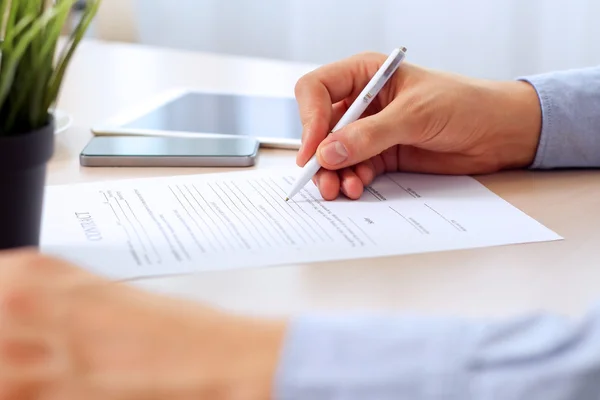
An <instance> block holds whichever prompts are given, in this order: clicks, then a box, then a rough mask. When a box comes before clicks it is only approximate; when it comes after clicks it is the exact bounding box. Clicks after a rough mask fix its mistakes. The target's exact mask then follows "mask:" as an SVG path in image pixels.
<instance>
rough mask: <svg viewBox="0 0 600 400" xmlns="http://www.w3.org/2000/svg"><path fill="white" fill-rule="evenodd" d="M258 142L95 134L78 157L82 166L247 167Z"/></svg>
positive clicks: (254, 156) (229, 138) (240, 139)
mask: <svg viewBox="0 0 600 400" xmlns="http://www.w3.org/2000/svg"><path fill="white" fill-rule="evenodd" d="M258 149H259V142H258V140H256V139H255V138H250V137H196V138H178V137H166V138H165V137H147V136H97V137H94V138H92V140H91V141H90V142H89V143H88V144H87V145H86V146H85V148H84V149H83V150H82V151H81V154H80V156H79V162H80V164H81V165H82V166H84V167H250V166H253V165H254V164H255V160H256V157H257V154H258Z"/></svg>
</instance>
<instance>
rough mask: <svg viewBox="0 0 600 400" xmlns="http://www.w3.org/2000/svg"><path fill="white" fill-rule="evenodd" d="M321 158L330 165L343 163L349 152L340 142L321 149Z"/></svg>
mask: <svg viewBox="0 0 600 400" xmlns="http://www.w3.org/2000/svg"><path fill="white" fill-rule="evenodd" d="M321 157H323V160H325V162H326V163H327V164H329V165H337V164H340V163H343V162H344V161H346V159H347V158H348V152H347V151H346V148H345V147H344V145H343V144H342V143H340V142H331V143H329V144H327V145H325V147H323V148H322V149H321Z"/></svg>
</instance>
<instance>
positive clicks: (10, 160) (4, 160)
mask: <svg viewBox="0 0 600 400" xmlns="http://www.w3.org/2000/svg"><path fill="white" fill-rule="evenodd" d="M53 153H54V120H50V123H49V124H48V125H46V126H44V127H43V128H41V129H38V130H36V131H32V132H29V133H25V134H19V135H12V136H0V250H6V249H14V248H21V247H38V246H39V241H40V227H41V222H42V210H43V203H44V189H45V185H46V182H45V181H46V165H47V163H48V161H49V160H50V158H51V157H52V155H53Z"/></svg>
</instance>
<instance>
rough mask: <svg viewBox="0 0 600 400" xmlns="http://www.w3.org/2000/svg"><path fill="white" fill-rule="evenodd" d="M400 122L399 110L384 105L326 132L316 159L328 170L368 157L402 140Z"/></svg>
mask: <svg viewBox="0 0 600 400" xmlns="http://www.w3.org/2000/svg"><path fill="white" fill-rule="evenodd" d="M401 125H402V123H401V121H400V120H399V118H398V114H397V113H392V112H391V111H389V110H388V109H386V108H384V109H383V110H382V111H380V112H379V113H377V114H374V115H371V116H368V117H365V118H361V119H359V120H357V121H355V122H353V123H351V124H348V125H347V126H345V127H343V128H342V129H340V130H338V131H335V132H332V133H331V134H329V136H327V137H326V138H325V139H324V140H323V141H322V142H321V144H319V147H318V148H317V153H316V154H317V160H318V161H319V164H320V165H321V166H322V167H323V168H325V169H329V170H337V169H341V168H345V167H348V166H351V165H355V164H358V163H360V162H362V161H365V160H368V159H370V158H371V157H374V156H376V155H378V154H380V153H382V152H383V151H385V150H387V149H388V148H390V147H392V146H394V145H396V144H399V143H401V142H402V136H403V134H402V131H403V129H402V126H401Z"/></svg>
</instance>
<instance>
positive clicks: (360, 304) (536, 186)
mask: <svg viewBox="0 0 600 400" xmlns="http://www.w3.org/2000/svg"><path fill="white" fill-rule="evenodd" d="M314 67H315V66H313V65H301V64H292V63H287V62H282V61H273V60H258V59H250V58H240V57H228V56H222V55H214V54H203V53H193V52H185V51H180V50H172V49H161V48H153V47H146V46H141V45H134V44H119V43H108V42H97V41H87V42H84V43H83V44H82V46H81V47H80V48H79V51H78V53H76V56H75V58H74V61H73V63H72V65H71V67H70V69H69V71H68V75H67V79H66V81H65V84H64V87H63V90H62V92H61V98H60V102H59V107H60V108H61V109H63V110H65V111H66V112H68V113H70V114H71V115H72V116H73V118H74V123H73V125H72V127H71V128H70V129H69V130H68V131H66V132H63V133H61V134H60V135H58V136H57V142H56V153H55V156H54V158H53V159H52V161H51V163H50V166H49V176H48V183H49V184H64V183H75V182H84V181H94V180H107V179H121V178H134V177H148V176H166V175H181V174H197V173H204V172H214V170H213V169H201V170H199V169H197V168H187V169H185V168H177V169H174V168H167V169H146V168H113V169H104V168H83V167H80V165H79V160H78V156H79V152H80V151H81V149H82V148H83V146H84V145H85V144H86V143H87V141H88V140H89V139H90V138H91V133H90V127H91V126H92V125H94V124H96V123H99V122H102V121H104V120H106V119H107V118H110V117H111V116H113V115H114V114H116V113H119V112H121V111H122V110H123V109H124V108H125V107H130V106H134V105H136V104H137V103H138V102H139V101H142V100H144V99H147V98H148V97H149V96H153V95H156V94H158V93H160V92H161V91H164V90H168V89H172V88H173V87H191V88H199V89H208V90H223V91H229V92H238V93H257V94H269V95H286V96H292V95H293V88H294V84H295V83H296V80H297V79H298V77H300V76H301V75H302V74H304V73H305V72H307V71H309V70H311V69H312V68H314ZM294 156H295V153H294V152H293V151H289V150H261V154H260V158H259V160H258V162H257V165H256V168H277V167H280V166H290V165H293V163H294ZM219 171H223V170H222V169H221V170H219ZM477 179H479V180H480V181H481V182H482V183H483V184H484V185H486V186H487V187H488V188H489V189H490V190H492V191H494V192H495V193H497V194H498V195H500V196H501V197H502V198H504V199H505V200H507V201H508V202H510V203H511V204H513V205H514V206H516V207H518V208H520V209H521V210H523V211H524V212H525V213H527V214H529V215H530V216H532V217H533V218H535V219H536V220H538V221H539V222H541V223H542V224H544V225H545V226H547V227H548V228H550V229H552V230H554V231H556V232H557V233H558V234H559V235H561V236H563V237H564V238H565V240H563V241H557V242H548V243H537V244H523V245H513V246H501V247H493V248H482V249H475V250H463V251H451V252H440V253H429V254H419V255H409V256H400V257H385V258H377V259H373V260H359V261H339V262H328V263H317V264H309V265H291V266H281V267H269V268H259V269H247V270H234V271H211V272H199V273H197V274H193V275H186V276H177V277H169V278H153V279H146V280H142V281H139V282H136V284H139V285H140V286H142V287H145V288H148V289H150V290H156V291H159V292H163V293H168V294H171V295H177V296H185V297H189V298H193V299H197V300H199V301H202V302H207V303H210V304H212V305H215V306H220V307H226V308H230V309H233V310H237V311H242V312H251V313H260V314H281V313H285V314H287V313H294V312H300V311H307V310H400V311H410V312H433V313H439V314H448V313H451V314H460V315H465V316H475V315H477V316H499V315H507V314H511V313H516V312H521V311H528V310H537V309H550V310H553V311H557V312H561V313H580V312H582V311H584V310H585V309H586V308H587V307H588V306H589V305H590V304H591V303H592V302H593V301H596V300H600V172H595V171H560V172H557V171H554V172H530V171H519V172H508V173H501V174H496V175H490V176H482V177H477Z"/></svg>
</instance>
